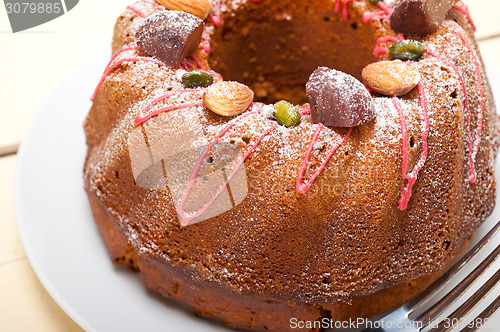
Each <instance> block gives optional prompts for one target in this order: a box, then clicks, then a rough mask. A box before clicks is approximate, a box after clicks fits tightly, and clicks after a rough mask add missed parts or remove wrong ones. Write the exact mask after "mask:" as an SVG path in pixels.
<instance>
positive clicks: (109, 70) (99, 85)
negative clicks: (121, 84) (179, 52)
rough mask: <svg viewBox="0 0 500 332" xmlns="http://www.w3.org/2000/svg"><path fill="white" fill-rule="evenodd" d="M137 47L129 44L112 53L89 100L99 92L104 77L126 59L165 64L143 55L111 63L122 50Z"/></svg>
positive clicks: (136, 48) (130, 49)
mask: <svg viewBox="0 0 500 332" xmlns="http://www.w3.org/2000/svg"><path fill="white" fill-rule="evenodd" d="M138 49H139V46H130V47H125V48H122V49H121V50H119V51H118V52H116V54H115V55H113V57H112V58H111V60H110V61H109V63H108V65H107V66H106V69H105V70H104V73H103V74H102V77H101V80H100V81H99V83H98V84H97V87H96V88H95V90H94V93H93V94H92V96H91V97H90V100H91V101H94V99H95V97H96V96H97V93H98V92H99V89H100V88H101V86H102V84H103V83H104V80H105V79H106V77H107V76H108V75H109V74H110V73H111V72H112V71H113V70H115V69H116V68H117V67H119V66H120V65H121V64H122V63H123V62H126V61H132V62H137V61H145V62H153V63H156V64H157V65H159V66H165V65H164V64H163V63H162V62H160V61H158V60H155V59H150V58H144V57H132V58H125V59H120V60H119V61H118V62H116V63H114V64H113V61H115V60H116V58H117V57H118V56H119V55H120V54H122V53H124V52H127V51H133V50H138Z"/></svg>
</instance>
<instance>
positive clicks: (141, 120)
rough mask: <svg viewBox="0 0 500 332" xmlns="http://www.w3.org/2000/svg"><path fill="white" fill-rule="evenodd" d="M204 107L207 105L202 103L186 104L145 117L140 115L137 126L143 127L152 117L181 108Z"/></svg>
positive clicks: (173, 106) (136, 122)
mask: <svg viewBox="0 0 500 332" xmlns="http://www.w3.org/2000/svg"><path fill="white" fill-rule="evenodd" d="M204 105H205V104H203V103H202V102H198V103H186V104H178V105H170V106H166V107H163V108H160V109H159V110H157V111H154V112H152V113H150V114H148V115H145V116H142V115H138V116H137V117H136V118H135V124H136V125H141V124H143V123H144V122H146V121H148V120H149V119H151V118H152V117H154V116H156V115H158V114H160V113H164V112H168V111H173V110H178V109H181V108H188V107H196V106H204Z"/></svg>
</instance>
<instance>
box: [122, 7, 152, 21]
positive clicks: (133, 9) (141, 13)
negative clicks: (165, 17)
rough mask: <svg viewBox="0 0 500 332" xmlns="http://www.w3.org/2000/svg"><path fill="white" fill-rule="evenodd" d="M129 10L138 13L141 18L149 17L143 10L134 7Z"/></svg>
mask: <svg viewBox="0 0 500 332" xmlns="http://www.w3.org/2000/svg"><path fill="white" fill-rule="evenodd" d="M127 9H130V10H131V11H133V12H134V13H136V14H137V15H139V16H141V17H144V18H146V17H148V15H146V14H145V13H144V12H143V11H142V10H139V9H137V8H135V7H133V6H127Z"/></svg>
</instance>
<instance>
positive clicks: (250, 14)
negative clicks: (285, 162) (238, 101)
mask: <svg viewBox="0 0 500 332" xmlns="http://www.w3.org/2000/svg"><path fill="white" fill-rule="evenodd" d="M247 6H249V8H243V7H245V6H243V5H242V8H240V9H239V12H238V13H236V15H235V16H233V17H232V18H231V19H228V20H225V21H224V24H223V25H222V26H220V27H218V28H215V30H214V34H213V37H212V43H211V48H212V50H211V56H210V65H211V67H212V68H213V69H214V70H215V71H217V72H220V73H221V74H222V76H223V77H224V79H225V80H231V81H238V82H241V83H244V84H247V85H248V86H250V88H252V90H253V91H254V92H255V97H256V98H255V99H256V100H257V101H261V102H265V103H273V102H276V101H278V100H282V99H284V100H288V101H291V102H293V103H295V104H303V103H306V102H307V97H306V94H305V84H306V83H307V80H308V78H309V76H310V75H311V73H312V72H313V71H314V70H315V69H316V68H317V67H319V66H325V67H329V68H334V69H337V70H341V71H344V72H346V73H349V74H351V75H353V76H355V77H356V78H358V79H361V71H362V69H363V68H364V67H365V66H366V65H367V64H369V63H371V62H373V61H375V58H374V57H373V55H372V51H373V45H375V39H374V37H373V36H372V35H373V33H372V32H371V31H370V30H369V26H368V25H366V24H362V23H356V22H354V21H348V22H344V20H343V19H342V16H341V15H340V14H338V13H335V12H334V8H333V6H334V2H332V1H324V3H322V4H321V5H320V6H321V7H322V8H320V6H318V7H313V6H311V5H310V4H307V3H304V2H302V1H297V2H295V3H294V6H293V7H292V8H283V6H284V5H283V4H281V3H277V2H274V1H267V2H251V1H249V2H247ZM257 9H258V10H257Z"/></svg>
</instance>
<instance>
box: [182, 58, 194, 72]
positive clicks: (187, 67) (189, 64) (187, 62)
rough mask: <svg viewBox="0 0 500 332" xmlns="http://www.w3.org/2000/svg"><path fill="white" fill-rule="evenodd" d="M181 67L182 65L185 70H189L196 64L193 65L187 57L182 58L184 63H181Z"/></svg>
mask: <svg viewBox="0 0 500 332" xmlns="http://www.w3.org/2000/svg"><path fill="white" fill-rule="evenodd" d="M180 67H181V68H182V69H184V70H186V71H187V70H189V69H192V68H194V65H193V64H192V63H191V62H189V61H187V60H186V59H184V60H182V63H181V65H180Z"/></svg>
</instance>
